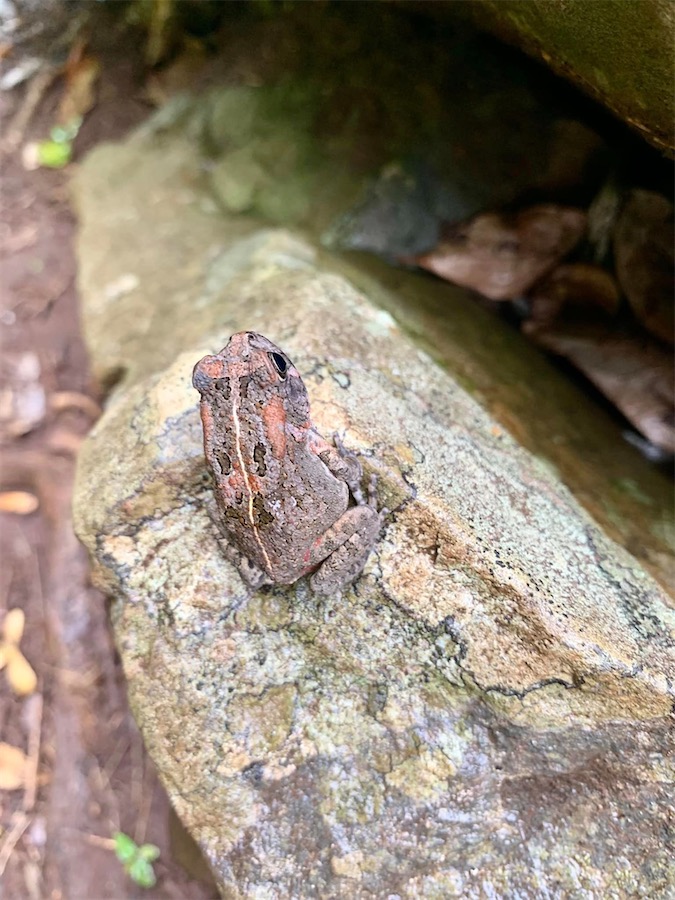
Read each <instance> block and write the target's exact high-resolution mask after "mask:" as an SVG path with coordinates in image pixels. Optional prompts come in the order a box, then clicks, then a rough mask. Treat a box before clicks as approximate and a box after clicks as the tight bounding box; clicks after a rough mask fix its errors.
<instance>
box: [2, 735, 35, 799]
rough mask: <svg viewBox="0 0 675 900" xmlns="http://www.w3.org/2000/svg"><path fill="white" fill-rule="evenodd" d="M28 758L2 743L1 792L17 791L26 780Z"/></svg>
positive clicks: (16, 748) (15, 748)
mask: <svg viewBox="0 0 675 900" xmlns="http://www.w3.org/2000/svg"><path fill="white" fill-rule="evenodd" d="M27 765H28V757H27V756H26V754H25V753H24V752H23V750H19V748H18V747H12V745H11V744H5V743H4V742H0V790H3V791H16V790H18V789H19V788H22V787H23V785H24V781H25V779H26V771H27Z"/></svg>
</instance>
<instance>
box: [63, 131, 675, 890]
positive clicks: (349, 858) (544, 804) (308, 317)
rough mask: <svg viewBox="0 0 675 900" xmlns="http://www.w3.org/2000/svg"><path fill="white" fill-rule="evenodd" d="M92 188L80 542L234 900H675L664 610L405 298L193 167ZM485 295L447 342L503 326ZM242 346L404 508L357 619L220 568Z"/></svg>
mask: <svg viewBox="0 0 675 900" xmlns="http://www.w3.org/2000/svg"><path fill="white" fill-rule="evenodd" d="M76 190H77V195H78V205H79V208H80V213H81V221H82V232H81V239H80V262H81V269H80V283H81V290H82V294H83V303H84V308H83V317H84V326H85V332H86V334H87V336H88V340H89V343H90V347H91V350H92V354H93V360H94V366H95V367H96V369H97V371H98V375H99V377H100V378H101V380H103V381H107V382H108V383H114V382H116V383H117V387H116V389H115V390H114V391H113V393H112V395H111V397H110V400H109V404H108V408H107V411H106V413H105V414H104V416H103V418H102V419H101V420H100V421H99V423H98V424H97V426H96V427H95V429H94V431H93V432H92V433H91V435H90V437H89V439H88V441H87V443H86V444H85V446H84V448H83V451H82V454H81V457H80V463H79V472H78V484H77V490H76V498H75V517H76V523H77V530H78V533H79V536H80V538H81V540H82V541H83V542H84V543H85V545H86V546H87V548H88V549H89V552H90V555H91V558H92V562H93V565H94V571H95V577H96V580H97V583H98V584H99V585H100V586H101V587H103V589H104V590H105V591H106V592H107V593H108V594H110V595H111V596H112V597H113V601H114V602H113V606H112V615H113V622H114V628H115V633H116V639H117V643H118V647H119V650H120V653H121V656H122V659H123V662H124V667H125V672H126V675H127V678H128V684H129V693H130V698H131V703H132V707H133V709H134V713H135V716H136V718H137V720H138V722H139V724H140V727H141V729H142V732H143V735H144V738H145V741H146V743H147V746H148V748H149V750H150V752H151V754H152V756H153V758H154V760H155V762H156V763H157V766H158V768H159V770H160V772H161V776H162V779H163V781H164V783H165V784H166V786H167V789H168V791H169V793H170V796H171V799H172V802H173V803H174V805H175V807H176V810H177V812H178V814H179V815H180V817H181V819H182V821H183V822H184V823H185V824H186V826H187V827H188V829H189V831H190V832H191V834H192V835H193V836H194V837H195V838H196V839H197V841H198V843H199V844H200V846H201V847H202V849H203V850H204V852H205V854H206V856H207V858H208V860H209V862H210V864H211V866H212V868H213V870H214V872H215V873H216V875H217V878H218V880H219V883H220V886H221V890H222V891H223V894H224V896H228V897H242V898H243V897H285V896H289V897H290V896H292V897H315V896H324V897H359V896H364V897H366V896H387V895H390V894H398V895H400V896H402V897H417V896H426V897H446V896H458V897H480V896H482V895H483V892H484V891H485V890H490V891H491V892H493V893H495V894H497V895H500V896H506V895H515V894H518V893H520V894H524V895H534V896H536V895H538V894H542V893H544V892H547V891H548V892H552V891H558V892H562V893H564V894H571V895H576V896H580V897H589V898H590V897H592V896H597V895H598V894H606V895H611V894H612V893H614V894H617V895H618V896H623V895H629V896H630V895H632V894H635V895H638V896H640V895H644V896H647V895H648V896H660V895H663V896H665V892H666V891H667V885H668V884H669V882H670V881H671V880H672V876H673V872H672V858H671V857H672V855H671V854H670V853H669V850H668V847H667V842H664V840H663V838H662V835H663V833H664V832H663V830H664V829H666V828H667V827H668V823H669V817H670V815H671V807H672V771H671V768H670V767H671V764H670V762H669V749H670V747H671V746H672V738H673V733H672V718H671V717H670V716H671V712H672V703H673V689H672V684H671V682H670V680H669V679H670V678H671V677H672V671H673V664H674V660H673V642H672V628H673V615H672V610H671V608H670V606H669V603H670V601H669V598H668V597H667V595H666V594H665V593H664V591H663V590H662V588H660V587H659V585H658V583H657V582H656V581H654V580H653V579H652V578H651V577H650V576H649V575H647V574H646V573H645V571H644V570H643V569H642V567H641V565H640V564H639V563H638V562H637V561H636V560H635V558H634V557H632V556H630V555H629V554H628V553H627V552H626V551H625V550H624V549H622V548H621V547H619V546H618V545H617V544H616V543H614V542H613V541H612V540H611V539H610V538H608V537H607V535H606V534H605V533H604V532H603V530H602V529H601V528H600V527H599V526H598V524H596V522H595V521H594V520H593V519H592V518H591V517H590V516H589V514H588V513H587V512H585V511H584V510H583V509H582V508H581V507H580V506H579V504H578V503H577V501H576V500H575V499H574V498H573V496H572V495H571V493H570V492H569V490H568V489H567V488H565V487H564V486H563V485H562V484H561V482H560V480H559V479H558V477H557V475H556V473H555V471H553V470H552V468H551V466H550V464H547V463H546V462H544V461H542V460H540V459H537V458H536V457H535V456H533V455H532V454H531V453H530V452H528V451H527V450H525V449H523V448H522V447H521V446H519V443H518V442H517V441H516V440H514V438H513V437H511V436H510V434H509V433H508V432H507V430H506V429H505V427H504V426H503V425H502V424H501V423H500V422H499V421H498V420H496V419H495V418H494V417H493V416H492V415H490V414H489V413H488V412H486V411H485V409H484V408H483V407H482V406H481V405H479V403H478V402H476V400H475V399H474V398H472V397H471V396H470V395H469V393H467V392H466V390H465V389H464V388H463V387H462V386H460V383H459V382H458V380H457V377H453V376H452V375H450V374H448V373H447V372H446V371H444V369H443V368H442V367H441V366H440V365H439V364H438V363H437V362H435V361H434V358H432V356H430V355H428V354H427V352H425V351H424V350H422V349H420V343H423V344H424V346H425V347H426V348H427V349H429V343H428V339H427V340H424V341H422V342H420V343H415V342H414V341H413V340H412V339H411V338H410V337H408V336H406V334H405V333H404V332H403V331H402V330H401V329H400V327H399V326H398V325H397V324H396V322H395V320H394V319H393V318H392V316H391V315H390V314H389V313H388V312H386V311H384V310H383V309H382V308H381V306H380V305H379V300H380V299H381V298H382V297H383V296H384V295H385V294H389V295H393V293H395V291H391V290H389V289H388V288H387V286H386V282H385V280H383V281H382V283H381V284H379V286H378V287H375V280H374V278H373V275H372V270H371V272H370V273H365V272H363V273H360V274H359V273H358V271H357V268H356V267H355V266H353V265H352V268H351V269H350V271H351V272H352V273H353V274H354V277H353V278H352V279H351V282H350V281H349V280H347V279H346V278H345V277H343V275H340V274H335V272H331V271H330V269H331V268H333V269H334V270H335V271H338V270H341V271H343V272H344V271H347V268H348V267H346V266H345V265H344V264H343V263H342V262H340V261H339V260H331V259H329V258H328V257H325V256H321V255H317V251H316V249H315V248H314V247H313V246H312V244H311V243H309V242H308V241H307V240H305V239H303V238H300V237H298V236H295V235H293V234H291V233H289V232H286V231H280V230H272V231H270V230H260V229H259V227H257V226H256V223H255V222H254V221H253V220H247V219H240V218H228V217H224V216H222V215H221V214H220V213H219V212H218V210H217V208H215V206H214V205H213V202H212V201H211V200H210V198H209V195H208V192H207V190H202V180H201V179H200V177H199V169H198V165H197V164H196V163H195V159H194V150H193V146H192V145H191V142H190V141H189V140H188V139H186V138H184V137H182V136H180V134H178V135H172V134H163V135H159V136H158V135H157V132H153V131H152V130H151V131H146V132H145V133H142V134H140V135H137V136H136V137H135V138H133V139H132V140H131V141H130V142H129V143H128V144H127V145H126V146H124V147H117V148H104V149H101V150H99V151H97V152H96V153H95V154H93V155H92V156H91V157H90V158H89V160H88V161H87V162H86V163H85V165H84V167H83V170H82V172H81V173H80V175H79V177H78V183H77V185H76ZM410 279H412V281H411V280H410ZM355 282H356V283H358V285H359V286H358V288H357V287H355V286H354V283H355ZM424 284H425V282H423V280H422V279H419V278H417V277H416V276H406V279H405V281H404V283H403V286H402V288H401V294H400V297H402V298H403V299H405V292H406V290H412V288H411V285H415V290H417V291H419V292H423V291H424V287H423V286H422V285H424ZM443 287H444V288H445V290H446V292H447V291H448V288H447V286H443ZM434 290H435V288H430V291H431V293H432V294H433V292H434ZM461 296H462V295H461V292H458V294H457V295H456V294H454V292H451V293H446V294H444V298H445V301H444V309H443V316H441V317H439V321H440V320H441V318H443V317H445V318H446V319H447V317H448V311H449V310H452V311H453V314H455V315H456V316H458V317H460V316H461V315H462V314H461V313H460V312H459V310H460V309H462V308H464V309H469V312H468V313H466V312H465V313H464V315H468V316H469V317H473V316H474V315H475V316H476V317H477V318H476V320H475V321H476V322H478V323H481V325H482V323H483V322H484V321H485V319H483V318H482V311H481V310H472V308H471V307H469V306H466V304H463V303H462V302H461V299H460V298H461ZM453 298H455V299H453ZM374 299H375V300H378V304H376V303H374V302H373V300H374ZM398 302H400V298H399V300H396V299H395V298H394V299H391V296H390V301H389V303H390V307H391V309H392V310H393V311H395V310H396V309H397V303H398ZM408 315H409V316H411V315H412V314H411V313H408ZM403 321H405V324H406V327H407V328H409V329H410V330H411V331H414V328H411V325H410V322H411V319H410V318H408V320H407V321H406V320H405V316H403ZM497 325H498V323H493V327H496V326H497ZM464 327H465V335H466V334H469V333H470V332H471V328H470V326H469V325H468V324H465V326H464ZM244 328H247V329H252V330H256V331H260V332H262V333H264V334H267V335H268V336H269V337H271V338H272V339H274V340H275V341H276V342H278V343H279V344H280V345H281V346H283V347H284V349H285V350H287V351H288V353H289V354H290V356H291V358H292V359H293V360H294V362H295V363H296V365H297V366H298V368H299V369H300V371H301V373H302V374H303V377H304V378H305V381H306V384H307V386H308V390H309V393H310V399H311V401H312V412H313V418H314V420H315V422H316V424H317V426H318V428H319V429H320V430H321V431H322V432H323V433H324V434H327V435H328V434H330V433H332V432H333V431H339V432H340V433H344V436H345V442H346V443H347V444H348V445H349V446H350V447H353V448H354V449H356V450H357V451H358V450H362V451H363V453H364V457H363V463H364V466H365V468H366V470H367V471H368V472H376V473H377V474H378V475H379V488H378V490H379V493H380V500H381V502H384V503H386V505H387V506H388V507H390V508H392V509H394V512H393V513H392V514H391V516H390V517H389V518H388V520H387V524H386V528H385V531H384V534H383V538H382V540H381V542H380V543H379V544H378V546H377V547H376V549H375V551H374V553H373V554H372V556H371V558H370V560H369V562H368V564H367V566H366V570H365V572H364V574H363V576H362V577H361V578H360V579H359V580H358V581H357V582H356V583H355V584H354V585H353V587H352V588H350V590H348V591H346V592H345V593H344V594H343V595H342V596H340V597H335V598H329V599H327V600H326V599H319V598H317V597H314V596H312V594H311V592H310V590H309V588H308V586H307V584H306V583H305V582H303V581H301V582H299V583H298V584H296V585H294V586H292V587H291V588H288V589H284V590H281V589H273V590H270V591H267V592H260V593H258V594H251V593H250V592H249V591H248V590H247V589H246V587H245V586H244V584H243V582H242V581H241V579H240V578H239V576H238V574H237V573H236V571H235V570H234V569H233V568H232V567H231V566H230V565H229V564H228V563H227V562H226V561H225V560H224V558H223V557H222V555H221V554H220V551H219V549H218V546H217V541H216V535H215V533H214V529H213V525H212V523H211V521H210V519H209V518H208V516H207V514H206V512H205V509H204V507H205V503H206V501H207V500H208V497H209V492H210V487H209V483H208V480H207V478H206V473H205V466H204V461H203V455H202V446H201V431H200V424H199V419H198V412H197V395H196V393H195V392H194V391H193V389H192V388H191V385H190V375H191V370H192V366H193V365H194V363H195V361H196V360H198V359H199V358H200V357H201V356H202V355H204V353H206V352H212V351H214V350H217V349H218V348H219V347H221V346H222V345H223V344H224V342H225V340H226V338H227V337H228V336H229V334H230V333H232V332H234V331H238V330H242V329H244ZM432 330H433V329H432ZM476 330H477V332H478V334H479V335H481V328H480V327H478V328H477V329H476ZM437 331H438V334H441V333H444V332H443V331H442V328H441V327H440V326H439V328H438V330H437ZM481 339H482V337H481ZM478 343H480V340H479V342H478ZM464 344H465V347H466V338H465V339H464ZM451 347H452V344H451V343H448V344H447V345H446V347H445V350H444V352H445V353H446V354H448V355H450V348H451ZM504 347H508V343H507V342H506V341H505V342H504ZM432 352H433V357H436V358H438V355H439V353H440V351H439V350H438V348H432ZM511 352H512V353H514V352H515V353H518V352H519V351H518V350H515V351H511ZM504 354H505V359H507V358H508V354H509V350H508V349H504ZM475 359H476V360H477V362H474V366H476V365H479V361H480V354H479V353H477V354H476V357H475ZM459 364H460V365H461V358H460V360H459ZM508 368H509V365H508V363H505V364H504V369H508ZM474 376H475V380H477V381H478V383H479V384H484V381H483V379H484V378H485V377H486V376H485V375H484V374H479V373H478V370H476V369H474ZM461 377H462V379H463V378H464V373H462V376H461ZM551 377H553V376H551ZM488 394H489V392H488ZM476 395H477V396H478V397H480V398H481V399H482V400H483V401H484V399H485V395H486V394H485V392H484V391H483V390H482V389H480V390H478V391H477V392H476ZM487 405H489V404H487ZM528 440H529V438H528ZM525 443H527V440H526V441H525ZM598 477H599V476H598ZM656 533H657V529H656V523H655V525H654V533H653V536H652V537H650V538H649V539H647V538H645V540H646V541H647V540H648V542H649V543H650V545H651V546H652V548H654V547H655V546H657V545H656V543H655V541H656V537H655V535H656ZM666 547H667V545H666V544H663V545H661V548H660V549H659V550H658V551H655V550H654V554H655V555H654V556H653V557H652V559H653V560H656V564H657V566H658V565H660V567H661V568H660V572H661V574H662V575H663V573H665V572H666V571H667V568H668V564H669V562H668V561H669V559H670V557H669V556H668V551H667V549H666ZM664 577H665V576H664Z"/></svg>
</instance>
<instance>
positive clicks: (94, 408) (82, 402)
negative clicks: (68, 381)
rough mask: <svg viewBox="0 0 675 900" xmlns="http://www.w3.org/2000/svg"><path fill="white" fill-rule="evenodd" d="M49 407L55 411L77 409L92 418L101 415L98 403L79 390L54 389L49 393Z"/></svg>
mask: <svg viewBox="0 0 675 900" xmlns="http://www.w3.org/2000/svg"><path fill="white" fill-rule="evenodd" d="M49 407H50V409H51V410H53V411H54V412H57V413H60V412H63V410H65V409H78V410H81V412H83V413H84V414H85V415H87V416H89V417H90V418H92V419H98V417H99V416H100V415H101V407H100V406H99V405H98V403H97V402H96V401H95V400H93V399H92V398H91V397H88V396H87V395H86V394H81V393H80V392H79V391H56V392H55V393H53V394H50V397H49Z"/></svg>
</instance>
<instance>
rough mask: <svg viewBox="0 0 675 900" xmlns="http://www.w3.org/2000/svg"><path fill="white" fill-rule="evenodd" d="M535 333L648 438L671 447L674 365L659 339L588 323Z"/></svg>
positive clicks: (674, 432)
mask: <svg viewBox="0 0 675 900" xmlns="http://www.w3.org/2000/svg"><path fill="white" fill-rule="evenodd" d="M533 337H534V339H535V340H536V341H537V343H538V344H541V345H542V346H544V347H546V348H547V349H548V350H552V351H553V352H554V353H557V354H559V355H560V356H563V357H565V359H568V360H569V361H570V362H571V363H573V365H575V366H576V367H577V368H578V369H579V370H580V371H581V372H583V373H584V375H585V376H586V377H587V378H588V379H589V381H592V382H593V384H595V386H596V387H597V388H599V390H600V391H602V393H603V394H604V395H605V396H606V397H608V398H609V399H610V400H611V401H612V403H614V405H615V406H616V408H617V409H619V410H620V411H621V412H622V413H623V415H624V416H625V417H626V418H627V419H628V420H629V422H631V423H632V424H633V425H634V426H635V428H636V429H637V431H639V432H640V433H641V434H643V435H644V436H645V437H646V438H647V439H648V440H650V441H651V442H652V443H653V444H655V445H656V446H657V447H661V448H662V449H663V450H667V451H668V452H670V453H675V398H674V396H673V385H674V384H675V366H674V364H673V358H672V355H671V354H670V353H669V352H668V351H667V350H665V349H664V348H663V347H662V346H661V345H659V344H658V343H657V342H656V341H652V340H649V339H644V340H641V339H637V338H631V337H627V336H624V335H617V334H612V333H611V332H607V331H605V332H603V331H601V330H599V329H597V328H595V329H593V328H591V327H588V328H587V329H586V330H585V331H584V330H582V329H578V330H577V331H576V332H572V331H568V332H565V331H556V330H554V329H551V330H549V331H546V330H540V331H536V332H534V334H533Z"/></svg>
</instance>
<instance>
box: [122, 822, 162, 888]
mask: <svg viewBox="0 0 675 900" xmlns="http://www.w3.org/2000/svg"><path fill="white" fill-rule="evenodd" d="M113 840H114V841H115V856H116V857H117V858H118V859H119V861H120V862H121V863H122V865H123V866H124V871H125V872H126V873H127V875H128V876H129V877H130V878H131V880H132V881H133V882H135V883H136V884H137V885H138V886H139V887H143V888H151V887H154V886H155V884H156V882H157V878H156V877H155V872H154V870H153V868H152V863H153V862H154V861H155V860H156V859H157V857H158V856H159V853H160V850H159V847H156V846H155V845H154V844H141V846H140V847H139V846H138V844H137V843H136V841H135V840H134V839H133V838H130V837H129V835H128V834H124V833H123V832H121V831H117V832H115V834H114V835H113Z"/></svg>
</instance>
